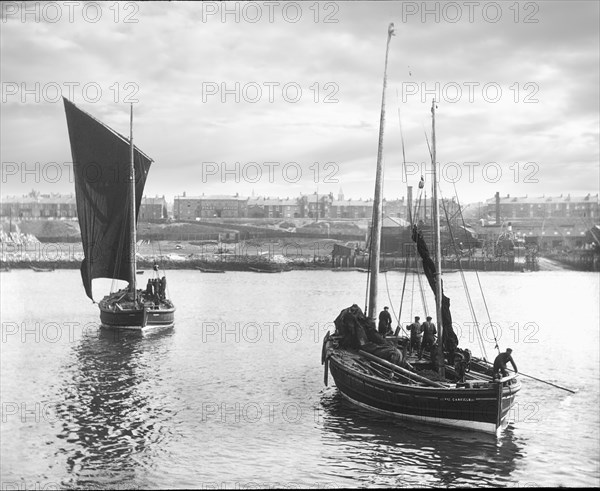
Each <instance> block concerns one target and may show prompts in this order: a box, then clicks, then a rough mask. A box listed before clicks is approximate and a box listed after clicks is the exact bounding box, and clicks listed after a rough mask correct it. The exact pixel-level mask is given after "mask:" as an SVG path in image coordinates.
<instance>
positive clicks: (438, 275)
mask: <svg viewBox="0 0 600 491" xmlns="http://www.w3.org/2000/svg"><path fill="white" fill-rule="evenodd" d="M431 145H432V152H431V167H432V170H433V173H432V174H433V196H432V198H431V199H432V204H431V211H432V213H433V241H434V252H435V314H436V317H437V325H438V329H439V343H438V344H439V351H438V367H439V373H440V375H442V376H444V372H445V363H444V325H443V320H442V257H441V250H442V249H441V243H440V213H439V211H440V210H439V206H438V189H437V188H438V184H437V183H438V181H437V162H436V150H435V99H433V101H432V103H431Z"/></svg>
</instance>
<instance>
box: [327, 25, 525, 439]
mask: <svg viewBox="0 0 600 491" xmlns="http://www.w3.org/2000/svg"><path fill="white" fill-rule="evenodd" d="M393 35H394V29H393V24H390V27H389V29H388V39H387V45H386V55H385V69H384V78H383V96H382V103H381V117H380V127H379V149H378V154H377V172H376V179H375V193H374V205H373V219H372V227H371V233H372V236H371V251H370V270H371V273H370V274H371V277H370V281H369V285H368V304H367V308H366V309H365V311H366V314H367V315H365V313H363V311H362V310H361V309H360V307H359V306H358V305H356V304H355V305H352V306H351V307H349V308H346V309H344V310H342V311H341V313H340V314H339V316H338V317H337V318H336V319H335V321H334V324H335V327H336V330H335V333H334V334H333V335H330V333H329V332H328V333H327V335H326V336H325V338H324V340H323V348H322V360H321V361H322V363H323V364H324V365H325V374H324V375H325V377H324V378H325V384H326V385H327V380H328V373H329V371H331V375H332V376H333V379H334V381H335V384H336V386H337V388H338V390H339V391H340V392H341V394H342V395H343V396H344V397H345V398H346V399H348V400H349V401H351V402H352V403H354V404H356V405H358V406H361V407H363V408H365V409H367V410H370V411H374V412H377V413H381V414H385V415H389V416H392V417H394V418H399V419H409V420H417V421H421V422H426V423H431V424H436V425H442V426H450V427H457V428H463V429H471V430H477V431H484V432H489V433H497V432H498V431H499V430H500V429H501V428H502V426H503V424H504V423H505V422H506V420H507V415H508V413H509V411H510V409H511V407H512V406H513V405H514V403H515V397H516V394H517V393H518V392H519V390H520V388H521V383H520V381H519V379H518V375H517V374H516V373H512V374H510V375H508V376H506V377H502V378H495V377H494V374H493V369H492V366H491V365H490V364H489V363H488V362H487V361H486V360H485V359H478V358H475V357H472V356H471V353H470V351H469V350H462V349H460V348H459V347H458V338H457V336H456V334H455V333H454V331H453V329H452V317H451V314H450V300H449V299H448V297H446V296H445V295H444V293H443V288H442V281H441V248H440V221H439V208H438V197H437V184H436V183H437V179H436V169H435V160H436V154H435V101H434V103H433V106H432V128H433V134H432V145H433V152H432V166H433V182H434V185H433V189H434V192H433V198H432V201H433V213H434V244H435V247H434V250H435V261H434V260H433V259H432V258H431V256H430V254H429V250H428V247H427V244H426V241H425V240H424V238H423V233H422V230H420V229H419V228H418V227H417V226H416V225H413V226H412V229H411V235H412V239H413V241H414V242H415V244H416V249H417V252H418V254H419V256H420V258H421V261H422V266H423V270H424V272H425V275H426V277H427V280H428V283H429V285H430V287H431V289H432V290H433V293H434V296H435V299H436V314H437V324H436V325H437V326H438V329H439V337H438V343H437V345H434V347H433V348H432V350H431V355H430V356H429V357H427V356H426V357H425V359H423V360H420V359H419V360H417V359H416V357H415V358H412V359H411V358H409V357H408V356H407V353H406V351H407V341H408V339H407V338H398V337H397V336H391V337H386V338H384V337H383V336H381V335H380V334H379V333H378V332H377V330H376V329H375V321H374V319H375V315H376V314H377V291H378V288H377V287H378V277H379V260H380V236H381V217H382V185H383V183H382V178H383V165H382V147H383V129H384V123H385V91H386V83H387V82H386V78H387V60H388V51H389V45H390V39H391V37H392V36H393Z"/></svg>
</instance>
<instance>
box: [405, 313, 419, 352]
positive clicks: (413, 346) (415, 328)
mask: <svg viewBox="0 0 600 491" xmlns="http://www.w3.org/2000/svg"><path fill="white" fill-rule="evenodd" d="M420 319H421V318H420V317H419V316H415V321H414V322H413V323H412V324H411V325H410V326H408V327H407V329H408V330H409V331H410V354H411V355H412V354H413V351H414V350H415V351H418V350H420V349H421V338H422V337H423V331H422V328H421V323H420V322H419V320H420Z"/></svg>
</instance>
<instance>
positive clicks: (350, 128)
mask: <svg viewBox="0 0 600 491" xmlns="http://www.w3.org/2000/svg"><path fill="white" fill-rule="evenodd" d="M599 5H600V4H599V2H597V1H584V2H574V1H547V2H546V1H542V2H519V3H517V2H498V3H496V2H466V1H465V2H445V3H444V2H442V3H438V2H431V3H423V2H395V1H389V2H319V3H315V2H306V3H304V2H302V3H293V2H291V3H290V2H250V3H246V2H231V3H228V4H226V5H225V4H221V3H211V2H208V3H204V4H197V3H192V2H190V3H188V2H185V3H160V2H157V3H139V4H137V3H135V2H123V3H121V4H120V5H118V4H115V3H114V2H110V3H106V4H104V3H102V4H96V3H93V2H92V3H90V4H86V3H83V2H66V3H63V2H52V3H49V4H46V3H40V2H32V3H30V4H27V5H26V6H25V5H23V4H22V3H21V2H3V5H2V9H3V12H2V14H3V15H2V25H1V41H2V43H1V45H2V47H1V63H2V66H1V68H2V70H1V75H2V113H1V137H2V142H1V160H2V189H1V191H2V196H7V195H13V194H23V193H26V192H28V191H30V190H31V189H33V188H35V189H38V190H40V191H42V192H45V193H46V192H47V193H49V192H59V193H68V192H72V191H73V182H72V178H71V175H70V172H69V166H70V164H69V162H70V160H71V154H70V147H69V140H68V133H67V126H66V120H65V114H64V108H63V104H62V100H61V99H60V95H61V92H62V95H64V96H66V97H68V98H70V99H71V100H72V101H73V102H75V104H77V105H78V106H79V107H81V108H82V109H84V110H85V111H87V112H89V113H91V114H92V115H94V116H95V117H97V118H98V119H100V120H101V121H103V122H104V123H106V124H108V125H109V126H111V127H112V128H113V129H115V130H116V131H118V132H120V133H122V134H125V135H127V134H128V133H129V121H128V118H129V104H128V102H129V101H133V102H134V141H135V142H136V145H137V146H138V147H139V148H140V149H141V150H143V151H144V152H145V153H146V154H148V155H149V156H150V157H152V158H153V159H154V163H153V165H152V168H151V170H150V174H149V177H148V180H147V183H146V195H148V196H154V195H163V194H164V195H165V196H166V197H167V199H169V200H171V199H172V198H173V196H175V195H178V194H182V193H183V192H186V193H187V195H188V196H189V195H201V194H202V193H204V194H206V195H211V194H235V193H239V194H240V195H243V196H249V195H251V194H252V193H253V192H254V194H255V195H257V196H258V195H261V196H271V197H274V196H280V197H284V198H285V197H296V196H298V195H299V193H301V192H302V193H312V192H315V191H317V190H318V192H319V193H326V192H327V193H328V192H333V193H334V195H337V194H338V191H339V190H340V189H342V190H343V192H344V194H345V196H346V197H347V198H348V197H352V198H356V199H358V198H363V199H366V198H370V197H371V196H372V194H373V183H374V175H375V164H376V157H377V142H378V131H379V118H380V108H381V95H382V82H383V68H384V60H385V47H386V39H387V31H388V24H389V23H390V22H393V23H394V24H395V29H396V35H395V36H394V37H392V39H391V44H390V51H389V65H388V90H387V96H386V97H387V103H386V108H387V114H386V125H385V135H384V159H385V165H386V170H385V175H386V181H385V191H384V194H385V196H386V198H388V199H394V198H397V197H401V196H405V195H406V185H407V183H406V182H405V179H403V174H402V162H403V157H402V146H401V129H400V122H399V121H401V125H402V133H403V134H404V140H405V151H406V160H407V162H408V166H407V171H408V172H407V173H408V181H409V182H408V184H409V185H413V186H416V185H417V183H418V181H419V179H420V176H421V174H422V173H425V174H426V175H425V177H426V180H428V181H430V180H431V177H430V176H429V175H427V172H429V167H430V166H429V164H427V166H426V167H424V166H425V165H426V162H428V161H429V156H428V148H427V142H426V136H425V135H426V134H427V135H428V137H429V138H431V112H430V108H431V100H432V98H433V97H436V99H437V100H438V101H439V103H438V107H437V112H436V137H437V157H438V158H437V160H438V162H439V166H440V171H441V176H442V179H441V189H442V193H443V195H444V196H451V195H452V194H453V193H454V186H453V184H452V181H454V182H455V184H456V188H457V190H458V194H459V198H460V199H461V201H462V202H473V201H478V200H485V199H489V198H491V197H493V195H494V193H495V192H496V191H500V193H501V194H503V195H506V194H511V196H512V195H518V196H525V195H528V196H538V195H539V196H541V195H542V194H546V195H560V194H561V193H570V194H572V195H582V194H587V193H592V194H596V193H598V187H599V147H600V144H599V125H600V122H599V106H600V102H599V86H600V80H599V72H600V67H599V64H600V54H599V46H600V40H599V23H600V13H599ZM25 9H27V10H25Z"/></svg>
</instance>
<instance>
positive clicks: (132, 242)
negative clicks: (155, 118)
mask: <svg viewBox="0 0 600 491" xmlns="http://www.w3.org/2000/svg"><path fill="white" fill-rule="evenodd" d="M129 181H130V184H129V185H130V190H129V194H130V198H131V201H130V206H129V213H130V217H131V220H130V221H129V254H130V261H129V263H130V265H131V271H130V275H131V281H130V282H129V291H130V292H133V301H134V302H135V301H136V300H137V291H136V284H135V277H136V274H137V271H136V269H137V266H136V258H135V245H136V236H135V235H136V234H135V223H136V216H135V164H134V161H133V103H132V104H131V106H130V109H129Z"/></svg>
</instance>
